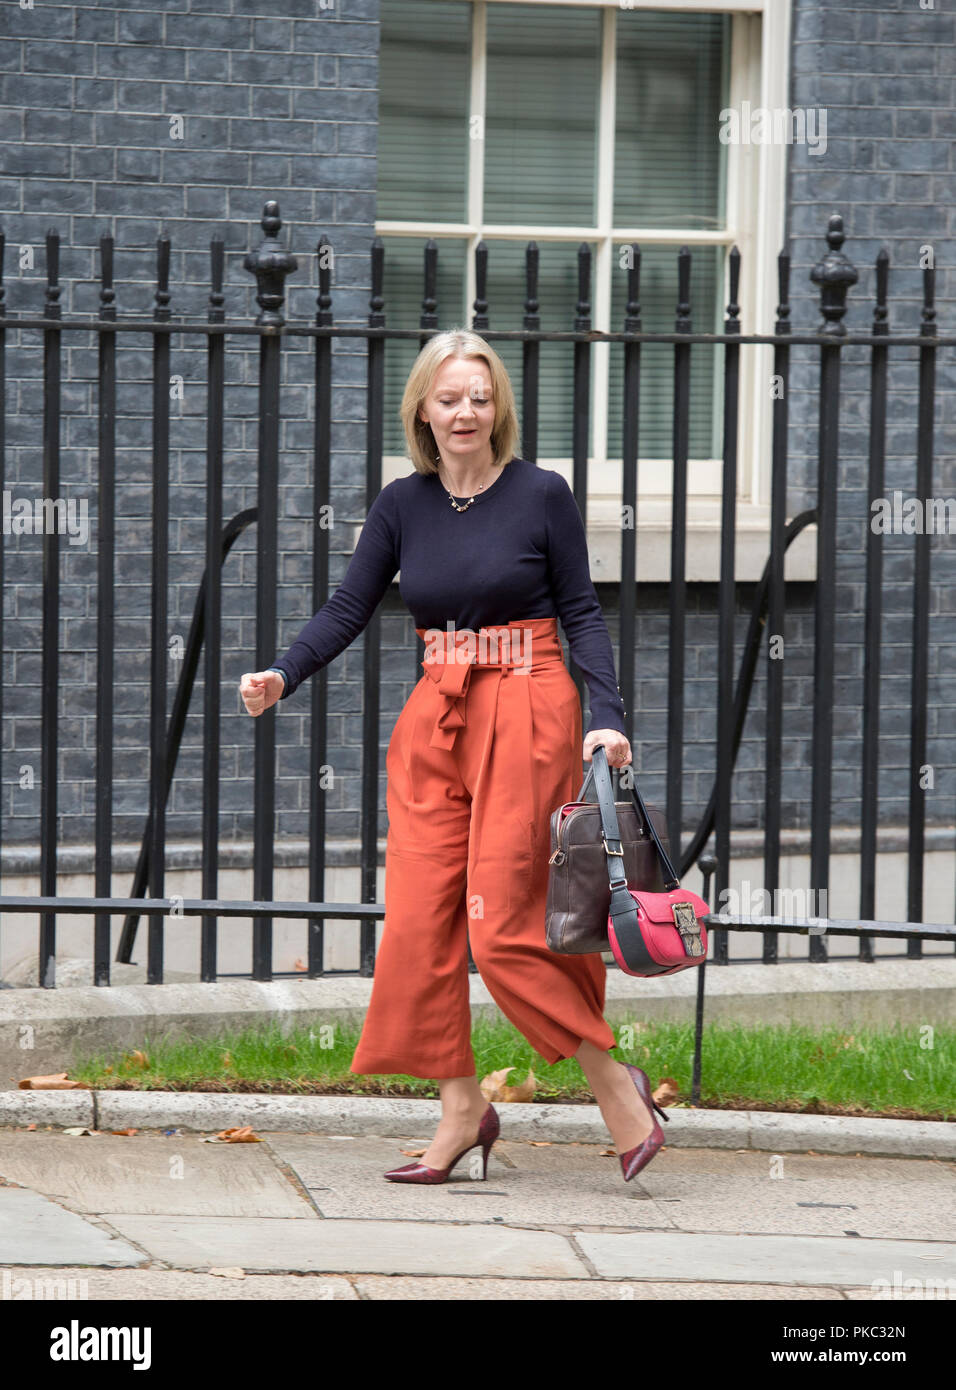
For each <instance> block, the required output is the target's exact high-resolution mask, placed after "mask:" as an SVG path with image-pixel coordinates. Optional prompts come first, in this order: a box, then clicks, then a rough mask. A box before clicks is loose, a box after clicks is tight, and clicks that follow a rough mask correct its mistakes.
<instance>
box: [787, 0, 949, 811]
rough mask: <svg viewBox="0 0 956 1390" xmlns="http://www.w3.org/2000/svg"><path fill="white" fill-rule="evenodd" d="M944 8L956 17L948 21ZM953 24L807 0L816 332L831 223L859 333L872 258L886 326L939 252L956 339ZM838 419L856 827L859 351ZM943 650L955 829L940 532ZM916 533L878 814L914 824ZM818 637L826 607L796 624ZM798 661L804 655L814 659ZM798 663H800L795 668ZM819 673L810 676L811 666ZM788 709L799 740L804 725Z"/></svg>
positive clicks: (899, 425) (802, 213) (908, 413)
mask: <svg viewBox="0 0 956 1390" xmlns="http://www.w3.org/2000/svg"><path fill="white" fill-rule="evenodd" d="M947 11H949V12H948V13H947ZM954 84H956V15H954V14H953V13H952V9H951V7H949V6H943V5H940V4H938V3H937V4H936V5H935V7H934V8H933V9H921V8H920V6H919V4H918V3H913V2H912V0H878V2H877V0H849V2H848V3H838V2H837V0H825V2H824V3H820V0H795V3H794V11H793V78H792V93H791V105H792V106H793V107H803V108H811V107H816V108H825V109H826V112H827V148H826V152H825V153H824V154H814V153H812V152H811V150H810V149H809V147H808V146H807V145H799V144H794V145H793V146H792V148H791V151H790V153H791V168H790V176H789V190H790V228H791V233H792V251H793V279H792V289H791V304H792V306H793V322H794V327H795V328H809V329H813V328H815V327H816V326H817V325H818V324H819V322H820V316H819V313H818V309H817V305H818V303H819V300H818V294H817V290H816V287H815V286H814V285H812V283H811V282H810V279H809V272H810V270H811V268H812V266H813V265H814V263H815V262H817V261H818V260H819V259H820V257H821V255H822V254H823V252H824V251H825V250H826V246H825V242H824V233H825V230H826V223H827V219H828V218H829V216H830V214H831V213H834V212H839V213H840V214H841V215H842V217H843V221H844V228H845V231H846V237H847V239H846V242H845V244H844V247H843V251H844V254H846V255H847V256H848V257H849V258H850V260H851V261H852V262H853V263H854V265H855V266H856V267H857V269H858V271H859V277H860V278H859V281H858V283H857V284H856V285H854V286H853V287H852V288H851V290H850V293H849V296H848V300H847V303H848V311H847V314H846V318H845V323H846V325H847V328H848V329H849V330H850V331H851V332H869V330H870V326H871V324H872V321H873V304H874V297H875V269H874V264H875V261H876V257H877V254H878V253H879V251H880V250H881V248H884V247H885V248H886V250H887V252H888V253H889V257H890V282H889V284H890V290H889V301H890V318H889V322H890V328H891V331H895V332H913V333H916V332H918V330H919V323H920V310H921V305H922V271H921V269H920V257H921V255H922V254H923V253H924V248H927V247H929V248H932V253H933V255H934V258H935V266H936V307H937V323H938V331H939V332H940V333H941V334H943V333H945V334H952V333H953V332H954V330H956V272H954V266H956V221H954V212H953V193H954V191H956V163H954V158H956V156H954V150H956V146H954V135H956V114H954V104H953V96H954ZM917 356H918V350H917V349H916V348H898V349H896V350H895V352H894V353H893V355H892V357H891V366H890V376H889V390H890V401H889V410H888V424H887V461H886V491H887V494H888V495H889V494H890V493H891V492H892V491H893V490H894V489H900V490H901V491H902V493H903V494H904V496H907V497H908V496H912V495H914V494H915V487H916V421H917ZM842 376H843V381H842V384H843V401H842V406H841V411H840V474H839V498H838V521H837V525H838V531H837V570H836V580H837V662H838V664H837V666H836V672H835V674H836V691H837V696H836V699H837V718H838V723H837V730H838V733H840V734H841V736H840V738H839V742H840V748H839V750H838V753H837V757H836V758H835V759H834V794H835V798H836V802H835V807H834V812H835V817H836V818H837V819H838V820H839V821H841V822H843V823H852V822H854V821H856V820H858V818H859V813H860V801H859V795H860V793H859V772H858V769H859V759H860V749H861V732H862V726H861V721H860V702H861V690H862V678H863V660H864V654H863V646H862V640H863V604H864V597H865V584H864V580H865V567H864V564H865V562H864V553H865V544H866V535H867V527H868V523H869V514H868V506H867V466H868V465H867V460H868V449H869V397H870V384H869V354H868V350H867V349H866V348H865V347H862V346H859V347H849V348H847V349H845V358H844V367H843V374H842ZM818 379H819V354H818V353H815V352H814V351H813V349H810V348H804V349H794V378H793V386H792V390H791V399H790V410H791V482H792V489H791V509H792V511H798V510H800V509H801V508H802V507H803V506H806V505H811V504H812V502H813V500H814V498H815V495H816V480H817V460H816V449H817V442H818V422H817V401H818ZM954 386H956V372H954V368H953V357H952V349H951V348H945V349H941V350H940V351H939V353H938V358H937V399H936V410H935V424H934V434H935V441H934V442H935V462H934V470H933V492H932V495H934V496H937V497H949V498H952V497H953V496H956V467H954V456H956V410H954V394H953V388H954ZM931 547H932V561H931V583H932V599H931V605H932V606H931V619H930V650H929V683H928V690H927V697H928V705H929V749H928V761H929V762H930V764H932V765H933V767H934V769H935V789H934V790H933V791H932V792H928V793H927V817H928V819H929V820H931V821H936V822H944V823H950V824H951V823H952V821H953V811H954V790H956V787H954V767H956V741H954V738H953V729H954V727H956V717H954V716H956V709H954V706H956V600H954V597H953V596H954V593H956V587H954V581H956V539H954V537H953V536H952V535H934V536H933V537H932V540H931ZM913 551H914V538H913V537H912V536H893V535H888V536H886V537H885V538H884V556H885V560H884V584H883V608H884V614H885V617H884V622H883V660H882V672H883V681H882V709H881V732H882V744H881V753H880V762H881V769H882V771H881V778H880V818H881V821H892V822H900V821H905V820H906V817H907V806H908V788H909V772H908V768H909V718H910V641H911V634H912V578H913ZM798 621H799V623H800V625H801V628H802V629H803V630H805V633H806V638H807V640H808V641H809V642H811V643H812V635H813V622H812V614H811V615H808V617H807V618H806V619H804V618H800V619H799V620H798ZM800 659H801V660H803V657H802V655H801V658H800ZM786 669H787V671H788V672H789V670H790V662H789V658H788V660H787V667H786ZM810 669H811V671H812V666H811V668H810ZM790 720H792V716H788V725H787V730H788V731H789V728H790V727H791V723H790Z"/></svg>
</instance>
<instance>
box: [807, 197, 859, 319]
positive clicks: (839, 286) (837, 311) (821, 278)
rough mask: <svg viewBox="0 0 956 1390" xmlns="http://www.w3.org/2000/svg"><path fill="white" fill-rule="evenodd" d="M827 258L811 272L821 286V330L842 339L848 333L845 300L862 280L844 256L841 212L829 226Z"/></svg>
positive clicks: (832, 218)
mask: <svg viewBox="0 0 956 1390" xmlns="http://www.w3.org/2000/svg"><path fill="white" fill-rule="evenodd" d="M826 239H827V246H828V247H829V248H830V249H829V250H828V251H827V253H826V255H825V256H824V257H823V258H822V260H819V261H818V262H817V264H816V265H815V266H814V267H813V269H812V270H811V271H810V279H811V280H812V281H813V283H814V284H815V285H819V286H820V312H821V313H822V314H823V323H822V324H821V325H820V329H819V331H820V332H821V333H824V334H826V335H827V336H828V337H831V338H842V337H844V335H845V334H846V325H845V324H844V323H843V316H844V314H845V313H846V297H847V292H848V291H849V288H850V286H851V285H855V284H856V282H857V280H858V279H859V278H860V275H859V271H858V270H857V268H856V266H855V265H854V264H853V263H852V261H850V259H849V258H848V257H847V256H845V255H844V254H843V251H842V250H841V247H842V246H843V243H844V241H846V233H845V232H844V230H843V218H842V217H841V216H840V214H839V213H838V212H835V213H833V214H832V216H831V217H830V221H829V224H828V225H827V237H826Z"/></svg>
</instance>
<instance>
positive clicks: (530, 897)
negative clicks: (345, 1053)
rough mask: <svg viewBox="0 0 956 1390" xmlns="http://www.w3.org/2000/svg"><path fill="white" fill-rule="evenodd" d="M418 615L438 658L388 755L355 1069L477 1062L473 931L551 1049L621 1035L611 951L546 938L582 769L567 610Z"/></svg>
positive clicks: (481, 957)
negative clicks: (614, 1022)
mask: <svg viewBox="0 0 956 1390" xmlns="http://www.w3.org/2000/svg"><path fill="white" fill-rule="evenodd" d="M417 631H418V634H419V636H420V637H422V638H423V640H424V641H425V643H426V653H425V660H424V661H423V662H422V665H423V667H424V671H425V674H424V675H423V676H422V677H421V679H420V680H419V682H418V684H417V685H416V686H415V688H414V690H413V691H412V693H411V695H410V696H409V699H408V701H407V703H406V705H405V707H404V709H403V710H402V712H401V714H400V715H399V717H398V720H397V721H396V724H395V727H394V730H393V732H392V737H391V741H390V743H389V748H388V755H387V758H386V773H387V788H386V805H387V810H388V837H387V841H386V858H385V924H384V930H383V933H382V939H381V944H380V946H379V949H378V956H377V959H376V965H375V975H374V978H373V981H372V993H371V999H370V1001H369V1007H368V1012H367V1014H366V1018H365V1024H364V1027H363V1030H362V1035H361V1037H360V1039H359V1043H358V1047H357V1048H356V1051H355V1055H354V1057H353V1059H352V1063H351V1070H352V1071H353V1072H358V1073H360V1074H365V1073H391V1074H396V1073H404V1074H406V1075H409V1076H419V1077H423V1078H436V1079H437V1078H442V1077H452V1076H471V1075H473V1074H474V1073H475V1059H474V1053H473V1052H472V1047H471V1011H470V1007H469V991H468V954H467V949H468V944H469V942H470V945H471V953H472V956H473V958H474V961H475V965H476V966H477V967H478V971H479V974H480V975H481V978H482V980H483V981H484V983H485V985H486V986H487V988H488V991H489V993H490V994H491V996H492V998H493V999H494V1000H495V1002H496V1003H497V1005H498V1007H499V1008H500V1009H501V1011H502V1013H504V1014H505V1016H506V1017H507V1018H509V1019H510V1020H511V1022H512V1023H513V1024H514V1025H515V1027H516V1028H517V1029H518V1030H519V1031H520V1032H521V1033H522V1034H523V1035H524V1036H525V1037H526V1038H527V1040H528V1041H529V1042H530V1043H531V1045H532V1046H533V1047H534V1048H535V1049H536V1050H537V1051H538V1052H539V1053H540V1054H541V1056H542V1057H543V1058H544V1059H545V1061H546V1062H548V1063H549V1064H551V1065H553V1064H554V1063H555V1062H557V1061H559V1060H560V1059H561V1058H563V1057H571V1056H573V1055H574V1053H575V1052H576V1051H577V1050H578V1048H579V1046H580V1044H581V1041H582V1039H587V1040H588V1041H590V1042H592V1043H593V1044H594V1045H595V1046H596V1047H599V1048H601V1049H602V1050H603V1051H607V1050H608V1049H610V1048H612V1047H614V1046H615V1038H614V1034H613V1032H612V1030H611V1028H610V1026H609V1024H608V1023H607V1021H606V1019H605V1018H604V990H605V975H606V968H605V964H604V961H603V959H602V957H601V956H600V954H593V955H582V956H566V955H558V954H556V953H555V952H552V951H550V950H549V949H548V946H547V944H546V941H545V904H546V897H547V886H548V856H549V853H550V818H551V812H552V811H554V810H555V809H556V808H557V807H558V806H560V805H562V804H563V803H564V802H566V801H571V800H573V799H574V797H575V796H576V794H577V791H578V787H579V786H580V780H581V777H582V760H581V747H582V723H581V703H580V700H579V699H578V693H577V690H576V688H575V685H574V682H573V681H572V679H571V676H570V673H569V672H568V669H567V667H566V665H565V663H564V656H563V654H562V650H561V643H560V640H559V638H558V630H557V619H556V618H537V619H531V620H526V621H518V622H513V623H508V624H501V625H499V626H497V627H494V628H481V629H479V630H478V632H477V633H475V632H469V631H468V630H467V629H457V630H453V629H448V630H447V631H444V632H443V631H442V630H440V629H427V630H426V629H424V628H418V629H417ZM439 636H440V637H441V639H442V640H441V641H440V642H439V641H437V640H436V638H438V637H439Z"/></svg>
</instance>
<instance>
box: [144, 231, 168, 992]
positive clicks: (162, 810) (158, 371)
mask: <svg viewBox="0 0 956 1390" xmlns="http://www.w3.org/2000/svg"><path fill="white" fill-rule="evenodd" d="M169 254H170V241H169V237H168V236H165V235H164V236H161V237H160V238H159V240H158V242H157V243H156V294H155V307H154V312H153V319H154V322H155V323H156V324H157V325H160V324H165V323H168V322H169V319H170V309H169V298H170V295H169ZM170 346H171V344H170V335H169V334H168V333H160V332H154V334H153V490H152V511H153V516H152V532H153V559H152V570H151V575H152V595H151V605H150V614H151V616H150V633H151V648H150V672H149V811H150V825H151V831H152V843H151V845H150V857H149V891H150V896H151V897H153V898H157V899H158V898H162V897H165V895H166V681H167V643H168V640H169V634H168V627H169V599H168V585H169V368H170ZM164 945H165V937H164V919H163V918H162V917H158V916H153V917H150V919H149V928H148V931H147V947H146V983H147V984H149V985H158V984H162V982H163V955H164Z"/></svg>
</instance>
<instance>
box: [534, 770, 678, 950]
mask: <svg viewBox="0 0 956 1390" xmlns="http://www.w3.org/2000/svg"><path fill="white" fill-rule="evenodd" d="M597 751H598V750H595V752H597ZM600 752H601V753H603V752H604V749H603V747H602V748H601V749H600ZM593 781H594V770H593V766H592V767H591V768H589V769H588V774H587V776H586V777H585V779H584V782H583V783H582V785H581V790H580V791H579V792H578V795H577V799H576V800H575V801H568V802H566V803H565V804H564V805H563V806H559V807H558V809H557V810H556V811H554V812H553V813H552V816H551V857H550V859H549V860H548V863H549V865H550V869H549V876H548V896H547V905H546V908H545V937H546V940H547V944H548V946H549V948H550V949H551V950H552V951H557V952H558V953H559V954H561V955H571V956H581V955H587V954H589V953H591V952H594V951H608V950H610V946H609V943H608V913H609V911H610V905H611V888H610V884H609V882H608V858H607V854H606V853H605V849H604V843H603V839H602V828H601V808H600V806H599V804H598V802H597V801H585V800H584V797H585V794H586V793H587V791H588V790H589V788H591V787H592V785H593ZM608 800H610V797H608ZM614 809H615V811H616V812H617V820H618V825H619V827H620V840H621V849H622V850H623V852H624V877H625V878H626V879H627V882H628V884H630V885H631V887H633V888H639V889H645V890H647V891H648V892H652V893H661V892H663V891H664V889H665V886H666V885H665V883H664V876H663V872H662V868H661V859H660V855H659V854H658V852H657V849H656V847H655V845H654V840H653V838H652V836H651V833H650V830H649V829H648V827H647V825H646V823H645V821H644V820H643V818H642V816H641V814H640V811H639V810H638V804H637V798H636V797H635V795H634V793H633V791H632V793H631V798H630V800H628V801H615V802H614ZM645 809H646V811H647V814H648V816H649V817H650V818H651V820H652V821H653V823H654V828H655V830H656V831H657V835H658V838H659V839H660V840H661V841H662V843H663V845H664V849H665V851H666V853H667V854H668V856H669V855H670V841H669V840H668V838H667V823H666V820H665V817H664V813H663V811H660V810H658V808H657V807H656V806H645Z"/></svg>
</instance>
